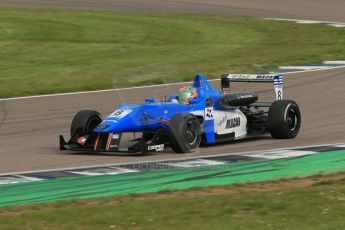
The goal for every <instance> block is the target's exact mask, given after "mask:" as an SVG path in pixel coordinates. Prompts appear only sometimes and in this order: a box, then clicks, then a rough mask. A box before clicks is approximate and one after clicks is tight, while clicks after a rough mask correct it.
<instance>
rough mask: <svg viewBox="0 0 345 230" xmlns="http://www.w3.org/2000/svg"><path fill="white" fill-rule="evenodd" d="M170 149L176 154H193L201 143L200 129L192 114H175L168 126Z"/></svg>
mask: <svg viewBox="0 0 345 230" xmlns="http://www.w3.org/2000/svg"><path fill="white" fill-rule="evenodd" d="M169 139H170V145H171V148H172V149H173V150H174V151H175V152H177V153H190V152H194V151H195V150H196V149H197V148H198V147H199V145H200V142H201V127H200V122H199V120H198V118H196V117H195V116H194V115H193V114H189V113H185V114H176V115H175V116H173V117H172V119H171V121H170V125H169Z"/></svg>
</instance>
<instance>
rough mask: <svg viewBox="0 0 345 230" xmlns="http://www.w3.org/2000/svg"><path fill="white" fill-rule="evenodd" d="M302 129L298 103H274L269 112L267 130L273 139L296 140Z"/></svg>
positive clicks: (285, 101)
mask: <svg viewBox="0 0 345 230" xmlns="http://www.w3.org/2000/svg"><path fill="white" fill-rule="evenodd" d="M300 127H301V112H300V110H299V108H298V105H297V103H296V102H294V101H291V100H277V101H274V102H273V103H272V105H271V107H270V109H269V111H268V120H267V128H268V130H269V132H270V133H271V136H272V137H273V138H277V139H291V138H295V137H296V136H297V134H298V132H299V129H300Z"/></svg>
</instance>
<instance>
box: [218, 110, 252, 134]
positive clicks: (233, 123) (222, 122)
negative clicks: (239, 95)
mask: <svg viewBox="0 0 345 230" xmlns="http://www.w3.org/2000/svg"><path fill="white" fill-rule="evenodd" d="M213 117H214V131H215V133H216V134H218V135H222V134H229V133H235V138H237V137H239V136H243V135H245V134H246V133H247V117H246V116H245V115H244V114H243V113H242V112H241V110H239V109H237V108H234V110H232V111H220V110H214V111H213Z"/></svg>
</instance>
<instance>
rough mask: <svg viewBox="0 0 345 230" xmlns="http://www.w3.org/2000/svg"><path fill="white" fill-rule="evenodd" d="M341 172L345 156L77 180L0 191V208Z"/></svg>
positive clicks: (330, 154) (5, 187)
mask: <svg viewBox="0 0 345 230" xmlns="http://www.w3.org/2000/svg"><path fill="white" fill-rule="evenodd" d="M344 170H345V151H334V152H327V153H320V154H315V155H308V156H303V157H297V158H286V159H279V160H270V161H256V162H246V163H238V164H226V165H222V166H209V167H200V168H189V169H174V170H161V171H147V172H138V173H126V174H119V175H104V176H81V177H73V178H59V179H53V180H46V181H36V182H27V183H19V184H9V185H1V186H0V191H1V192H0V206H11V205H19V204H33V203H48V202H54V201H62V200H72V199H84V198H96V197H106V196H114V195H128V194H140V193H148V192H159V191H165V190H179V189H187V188H192V187H201V186H216V185H230V184H236V183H249V182H260V181H269V180H277V179H283V178H293V177H306V176H312V175H316V174H320V173H334V172H340V171H344Z"/></svg>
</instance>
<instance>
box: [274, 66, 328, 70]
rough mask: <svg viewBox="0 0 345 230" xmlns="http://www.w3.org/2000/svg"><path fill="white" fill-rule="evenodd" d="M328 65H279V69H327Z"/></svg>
mask: <svg viewBox="0 0 345 230" xmlns="http://www.w3.org/2000/svg"><path fill="white" fill-rule="evenodd" d="M327 68H328V66H324V65H323V66H279V69H282V70H289V69H294V70H312V69H327Z"/></svg>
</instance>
